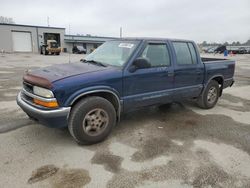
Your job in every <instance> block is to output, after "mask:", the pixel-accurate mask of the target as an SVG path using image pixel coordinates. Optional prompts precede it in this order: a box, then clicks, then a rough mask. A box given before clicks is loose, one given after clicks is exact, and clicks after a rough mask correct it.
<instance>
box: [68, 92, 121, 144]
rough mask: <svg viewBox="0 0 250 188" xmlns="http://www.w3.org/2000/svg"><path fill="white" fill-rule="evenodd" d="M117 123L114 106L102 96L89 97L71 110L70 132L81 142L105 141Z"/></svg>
mask: <svg viewBox="0 0 250 188" xmlns="http://www.w3.org/2000/svg"><path fill="white" fill-rule="evenodd" d="M115 124H116V111H115V108H114V106H113V105H112V104H111V103H110V102H109V101H108V100H106V99H104V98H102V97H95V96H94V97H87V98H85V99H83V100H81V101H79V102H78V103H77V104H76V105H75V106H74V107H73V109H72V111H71V112H70V116H69V124H68V128H69V132H70V134H71V135H72V137H73V138H74V139H75V141H76V142H77V143H79V144H94V143H97V142H101V141H103V140H104V139H105V138H106V137H107V136H108V135H109V134H110V132H111V131H112V128H113V127H114V125H115Z"/></svg>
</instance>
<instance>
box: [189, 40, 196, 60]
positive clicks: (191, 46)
mask: <svg viewBox="0 0 250 188" xmlns="http://www.w3.org/2000/svg"><path fill="white" fill-rule="evenodd" d="M188 47H189V50H190V52H191V56H192V60H193V64H197V54H196V51H195V48H194V45H193V44H192V43H190V42H189V43H188Z"/></svg>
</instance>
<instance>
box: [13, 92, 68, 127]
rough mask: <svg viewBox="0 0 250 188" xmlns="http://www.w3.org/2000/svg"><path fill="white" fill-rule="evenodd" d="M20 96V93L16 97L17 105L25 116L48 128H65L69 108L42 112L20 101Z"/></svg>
mask: <svg viewBox="0 0 250 188" xmlns="http://www.w3.org/2000/svg"><path fill="white" fill-rule="evenodd" d="M21 95H22V94H21V92H19V93H18V95H17V99H16V100H17V104H18V105H19V106H20V107H21V108H22V109H23V111H24V112H26V114H27V115H29V116H30V117H32V118H34V119H35V120H38V121H39V122H41V123H42V124H44V125H47V126H49V127H65V126H67V119H68V116H69V113H70V109H71V107H61V108H58V109H49V110H43V109H39V108H36V107H34V106H32V105H30V104H28V103H26V102H25V101H24V100H23V99H22V97H21Z"/></svg>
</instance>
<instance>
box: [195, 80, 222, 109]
mask: <svg viewBox="0 0 250 188" xmlns="http://www.w3.org/2000/svg"><path fill="white" fill-rule="evenodd" d="M219 94H220V88H219V83H218V82H217V81H215V80H211V81H210V82H209V83H208V85H207V87H206V89H205V91H204V92H203V93H202V94H201V96H200V97H199V98H198V101H197V104H198V106H199V107H201V108H204V109H210V108H213V107H214V106H215V105H216V103H217V101H218V98H219Z"/></svg>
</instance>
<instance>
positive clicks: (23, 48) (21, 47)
mask: <svg viewBox="0 0 250 188" xmlns="http://www.w3.org/2000/svg"><path fill="white" fill-rule="evenodd" d="M12 41H13V51H14V52H32V43H31V33H29V32H17V31H12Z"/></svg>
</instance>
